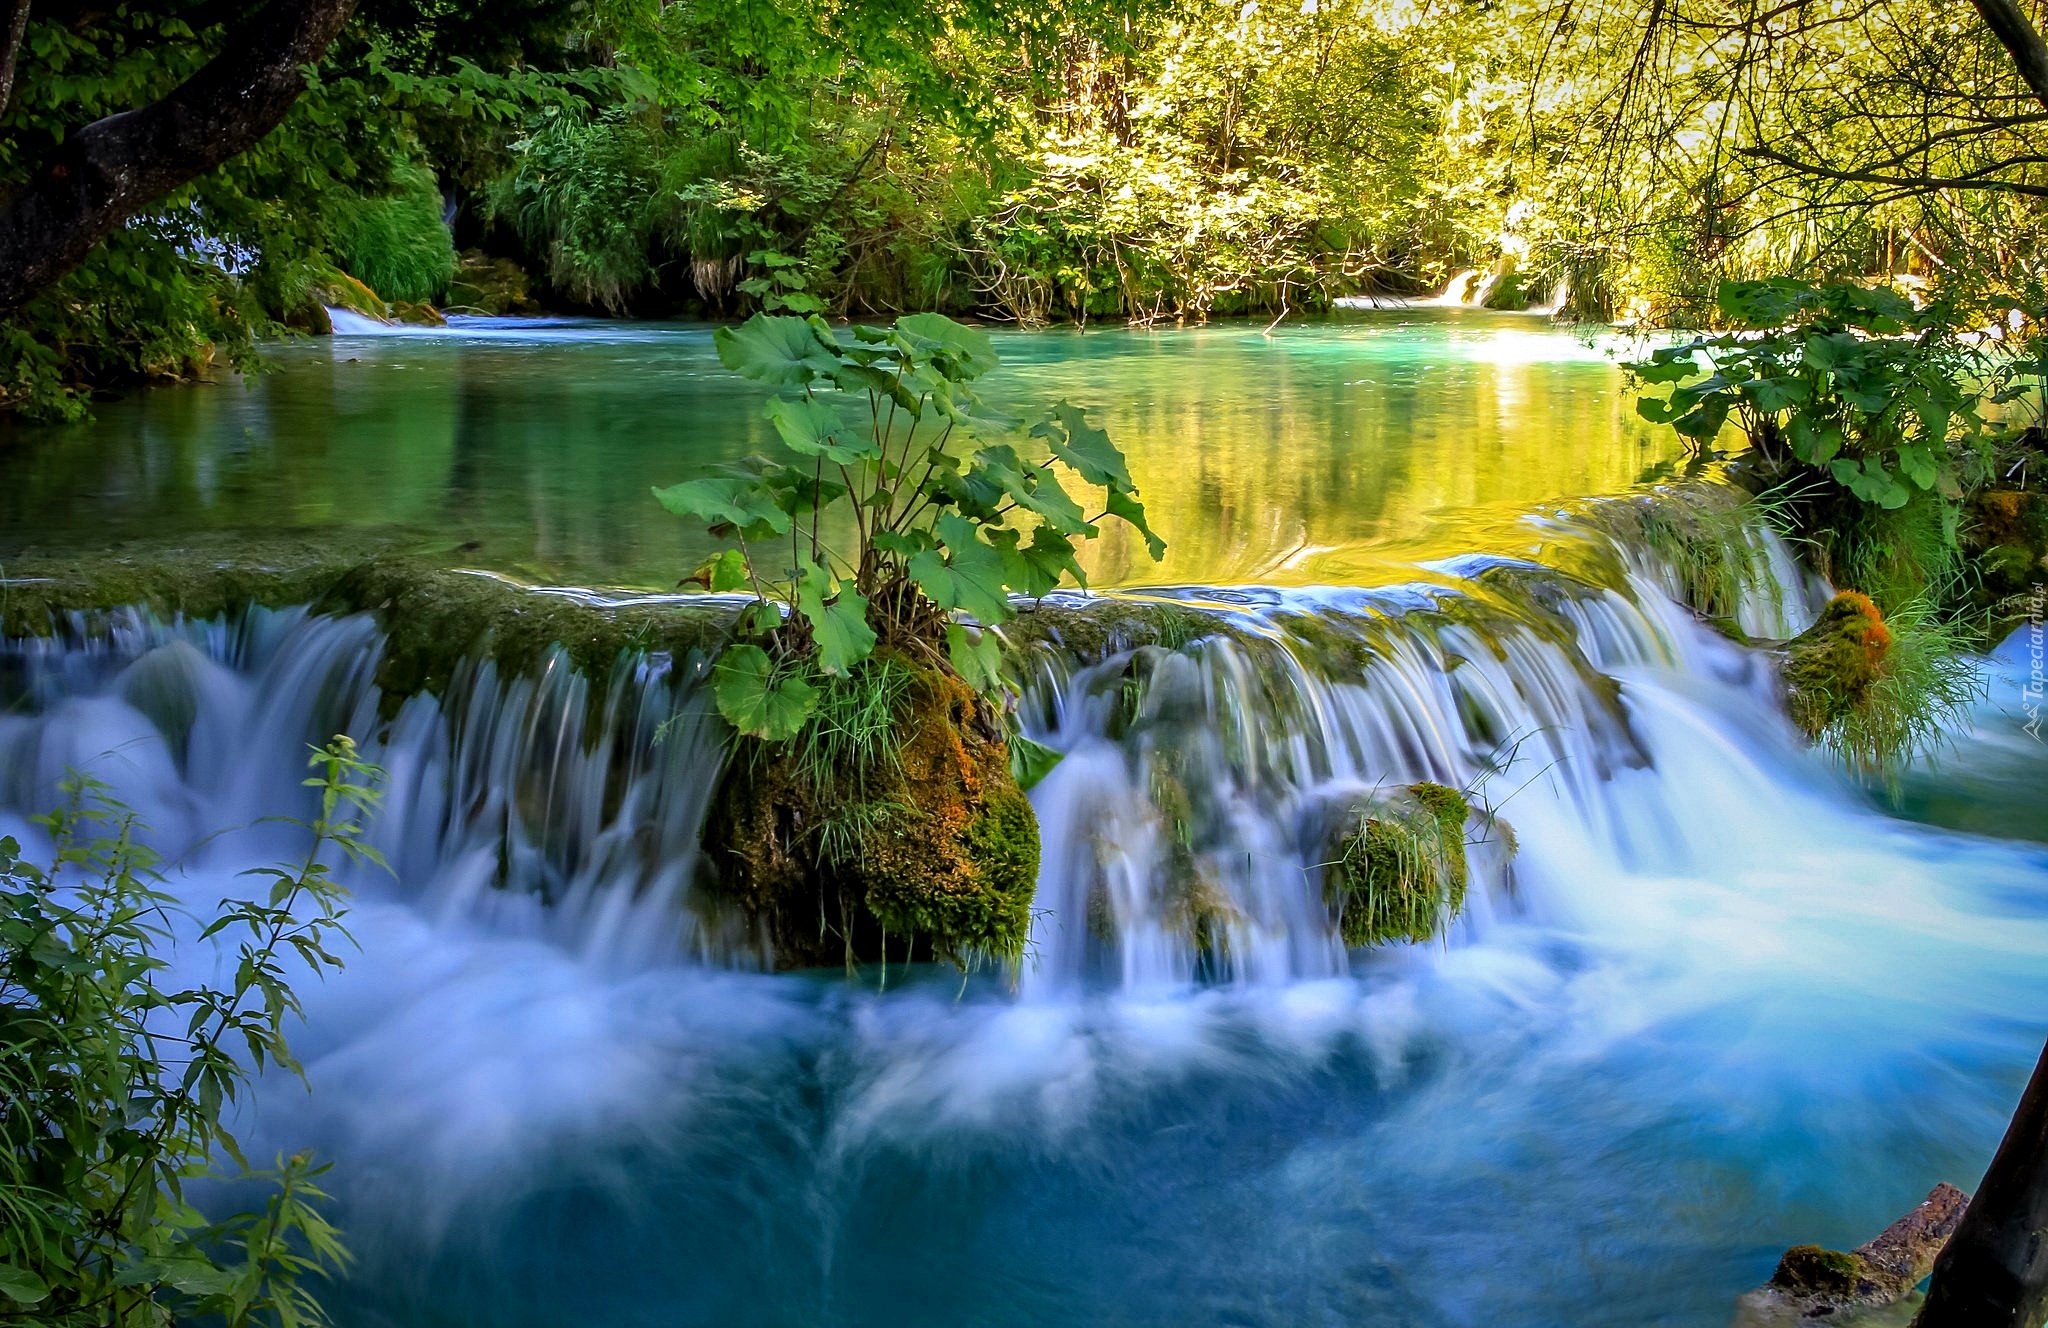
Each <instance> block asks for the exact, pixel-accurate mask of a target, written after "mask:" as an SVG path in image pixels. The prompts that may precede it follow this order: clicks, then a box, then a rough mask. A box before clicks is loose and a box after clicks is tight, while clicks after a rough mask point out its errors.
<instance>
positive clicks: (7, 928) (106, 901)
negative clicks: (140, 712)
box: [0, 738, 376, 1328]
mask: <svg viewBox="0 0 2048 1328" xmlns="http://www.w3.org/2000/svg"><path fill="white" fill-rule="evenodd" d="M313 764H314V766H315V768H316V770H317V771H318V773H317V775H316V777H315V778H312V779H309V780H307V781H306V782H307V783H308V784H309V785H311V786H314V787H317V788H318V789H319V790H320V813H319V815H318V817H317V818H316V819H314V820H313V821H312V822H311V823H310V824H309V825H308V826H307V829H308V830H309V831H310V832H311V838H310V840H309V842H308V844H307V847H306V851H305V854H304V856H303V857H301V858H300V859H299V860H298V861H297V862H295V863H293V864H290V865H288V866H284V867H276V868H269V869H265V870H263V871H259V872H256V873H254V875H255V876H257V877H258V878H260V879H264V880H267V881H268V882H269V889H268V890H267V891H265V892H262V893H260V894H258V895H257V897H256V898H254V899H251V900H248V901H234V900H227V901H223V903H222V904H221V907H220V911H219V912H218V913H217V914H216V915H214V916H213V917H212V918H211V919H210V920H209V921H208V922H207V924H206V926H205V929H204V931H203V933H202V935H204V936H206V937H213V936H221V937H226V938H233V937H240V940H239V943H238V944H237V946H236V950H237V959H238V962H237V963H236V966H235V969H234V976H233V978H232V980H231V981H229V982H227V983H225V984H223V985H218V986H215V985H207V984H202V985H198V986H192V987H182V988H181V987H178V986H177V985H175V984H169V983H166V982H165V980H164V979H165V978H166V976H167V975H168V968H167V965H166V963H165V960H164V958H163V957H162V951H163V948H164V944H165V941H166V939H167V935H168V930H169V919H170V916H171V914H172V913H173V911H174V910H176V909H177V907H178V905H177V903H176V901H175V900H173V899H172V898H171V897H170V896H169V895H167V894H165V893H164V892H163V891H162V890H161V889H159V888H158V885H157V875H156V870H155V868H156V861H157V860H156V858H155V856H154V855H153V854H152V853H151V852H150V850H149V849H148V848H147V847H146V846H145V845H144V844H143V843H142V842H141V841H140V839H139V837H138V831H139V829H140V827H139V826H138V825H137V823H136V820H135V817H134V816H133V815H132V814H131V813H128V812H126V811H124V810H122V809H121V808H119V807H118V806H116V805H115V804H114V803H113V802H112V801H111V800H110V798H109V797H108V796H107V791H106V789H105V788H103V787H102V786H100V785H98V784H96V783H94V782H92V781H91V780H89V779H86V778H83V777H74V778H72V779H71V780H69V781H67V783H66V785H65V788H66V790H67V793H68V798H69V800H68V802H67V803H66V805H64V806H63V807H61V808H60V809H59V810H58V811H56V812H54V813H52V814H51V815H50V816H48V817H46V818H44V824H45V825H46V826H47V827H48V829H49V831H50V835H51V839H52V841H53V843H54V845H55V848H56V859H55V861H54V862H52V863H51V864H49V865H48V866H47V867H45V866H37V865H31V864H29V863H27V862H25V861H23V860H22V859H21V857H20V847H19V845H18V844H17V843H16V841H14V840H12V839H0V1323H24V1324H36V1325H41V1326H43V1328H131V1326H132V1328H145V1326H147V1328H157V1326H158V1325H163V1324H169V1323H174V1322H187V1321H199V1320H205V1321H208V1322H218V1323H223V1324H226V1325H229V1328H241V1326H242V1325H251V1324H276V1325H279V1328H295V1326H296V1325H300V1324H316V1323H323V1322H325V1316H324V1315H323V1314H322V1312H321V1309H320V1305H319V1302H318V1301H317V1300H316V1299H315V1297H314V1295H313V1293H312V1290H311V1288H310V1287H309V1286H308V1285H307V1279H308V1278H309V1277H310V1276H313V1275H319V1274H324V1273H328V1272H332V1271H334V1270H337V1269H339V1268H340V1267H342V1266H343V1265H344V1264H345V1263H346V1261H347V1254H346V1252H345V1251H344V1249H343V1248H342V1245H341V1242H340V1239H339V1236H338V1234H337V1233H336V1232H335V1231H334V1229H333V1228H332V1227H330V1226H329V1225H328V1224H327V1222H326V1220H325V1219H324V1218H323V1217H322V1216H321V1214H320V1210H319V1204H320V1202H321V1200H323V1199H324V1198H325V1197H326V1196H324V1195H323V1194H322V1193H321V1191H320V1190H319V1188H318V1186H317V1184H316V1182H317V1180H318V1178H319V1176H320V1175H321V1173H322V1172H323V1171H325V1170H326V1168H325V1167H324V1166H316V1165H315V1164H314V1163H313V1162H312V1160H311V1158H310V1157H309V1156H308V1155H307V1154H305V1153H299V1154H295V1155H293V1156H290V1157H280V1158H278V1159H277V1160H276V1162H275V1164H274V1166H272V1167H270V1168H256V1167H252V1166H250V1164H249V1162H248V1160H247V1159H246V1158H245V1157H244V1156H243V1154H242V1149H241V1147H240V1145H239V1144H238V1143H237V1141H236V1139H235V1136H234V1135H233V1134H232V1133H231V1132H230V1131H229V1128H228V1125H227V1115H228V1112H229V1111H230V1109H231V1107H232V1105H233V1104H234V1102H235V1101H236V1100H237V1098H238V1097H239V1096H240V1094H241V1092H242V1090H243V1089H245V1088H246V1087H247V1086H248V1084H249V1081H250V1078H251V1076H252V1075H253V1074H255V1073H258V1072H260V1071H261V1070H263V1069H264V1068H265V1067H266V1066H269V1065H276V1066H280V1067H282V1068H284V1069H286V1070H288V1071H290V1072H292V1073H295V1074H297V1073H301V1071H300V1067H299V1064H298V1062H297V1061H296V1060H294V1059H293V1057H292V1053H291V1049H290V1047H289V1046H288V1045H287V1043H286V1041H285V1036H284V1027H285V1023H286V1021H287V1020H288V1019H291V1018H296V1017H297V1016H298V1015H299V1014H300V1009H299V1002H298V999H297V997H296V996H295V995H294V994H293V992H292V990H291V987H290V985H289V984H288V982H287V980H286V973H285V967H284V965H285V963H286V961H287V958H288V957H290V956H296V957H297V959H298V960H299V961H302V962H304V963H305V964H307V965H308V966H309V967H311V968H313V969H315V970H316V971H317V970H320V969H332V968H336V967H339V963H340V961H339V960H338V959H337V958H336V957H335V955H334V954H333V952H332V951H331V949H330V948H329V946H330V943H331V941H332V939H333V938H334V937H336V936H342V935H345V933H344V932H343V931H342V929H341V919H342V908H341V905H342V902H343V899H344V892H343V890H342V888H341V887H340V885H339V884H338V883H337V882H336V881H335V880H334V879H333V877H332V876H331V874H330V872H329V868H328V865H327V863H326V862H325V861H323V857H325V856H331V853H330V850H338V851H339V852H341V853H343V854H344V855H347V856H349V857H351V858H356V859H372V860H373V858H374V855H373V854H372V851H371V850H370V849H369V848H368V847H367V846H366V845H365V844H364V843H363V842H362V840H361V839H360V837H359V836H360V826H359V823H358V821H357V819H356V818H357V816H358V814H359V813H360V812H361V811H363V810H364V809H366V808H367V807H369V806H371V805H372V803H373V801H374V793H373V792H372V789H371V788H370V782H371V781H372V780H373V779H374V778H375V775H376V772H375V771H374V769H373V768H372V767H370V766H368V765H366V764H364V763H363V762H362V761H360V760H358V759H357V757H356V755H355V750H354V747H353V745H352V744H350V743H349V742H348V740H347V739H345V738H337V739H335V741H334V742H333V743H332V744H330V745H329V746H328V747H327V748H325V749H324V750H321V751H318V752H316V753H315V755H314V758H313ZM238 1057H246V1058H247V1059H246V1060H241V1059H237V1058H238ZM202 1178H215V1179H223V1180H232V1181H237V1182H241V1183H243V1184H244V1185H247V1184H257V1185H263V1186H267V1187H269V1189H270V1191H271V1193H270V1195H269V1197H268V1199H267V1201H266V1202H265V1203H264V1205H263V1206H262V1208H261V1209H260V1210H257V1211H252V1212H244V1213H239V1214H235V1215H232V1216H226V1217H215V1216H209V1215H206V1214H203V1213H201V1212H200V1211H198V1209H197V1208H196V1207H195V1206H194V1205H193V1203H192V1202H191V1200H190V1199H189V1198H188V1197H187V1194H186V1187H187V1185H188V1184H189V1183H191V1182H193V1181H197V1180H200V1179H202Z"/></svg>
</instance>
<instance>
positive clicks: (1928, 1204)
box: [1735, 1184, 1970, 1328]
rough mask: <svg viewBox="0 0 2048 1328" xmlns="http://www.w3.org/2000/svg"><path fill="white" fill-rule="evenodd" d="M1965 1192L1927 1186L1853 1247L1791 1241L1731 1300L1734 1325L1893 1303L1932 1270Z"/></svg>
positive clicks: (1845, 1313) (1757, 1326) (1824, 1316)
mask: <svg viewBox="0 0 2048 1328" xmlns="http://www.w3.org/2000/svg"><path fill="white" fill-rule="evenodd" d="M1969 1204H1970V1196H1968V1195H1967V1194H1964V1193H1963V1192H1962V1191H1961V1190H1959V1189H1957V1188H1956V1187H1955V1186H1953V1185H1948V1184H1942V1185H1937V1186H1935V1187H1934V1188H1933V1189H1932V1190H1930V1191H1929V1192H1928V1195H1927V1197H1926V1198H1925V1199H1922V1200H1921V1201H1920V1202H1919V1204H1918V1205H1916V1206H1915V1207H1914V1209H1913V1210H1912V1211H1911V1212H1909V1213H1907V1214H1906V1215H1905V1216H1904V1217H1901V1218H1900V1219H1899V1220H1898V1221H1896V1222H1894V1223H1892V1224H1891V1225H1890V1226H1888V1227H1886V1228H1885V1229H1884V1230H1883V1231H1882V1232H1880V1233H1878V1235H1877V1236H1876V1238H1875V1239H1873V1240H1871V1241H1869V1242H1868V1243H1866V1244H1863V1245H1859V1246H1857V1247H1856V1248H1855V1249H1853V1250H1846V1251H1845V1250H1830V1249H1825V1248H1823V1247H1821V1246H1819V1245H1795V1246H1793V1247H1792V1248H1791V1249H1789V1250H1786V1251H1785V1254H1784V1257H1783V1258H1781V1259H1779V1260H1778V1268H1777V1271H1776V1272H1774V1273H1773V1274H1771V1280H1770V1281H1769V1282H1768V1283H1766V1284H1765V1285H1763V1286H1760V1287H1758V1288H1757V1289H1756V1290H1754V1291H1752V1292H1750V1293H1749V1294H1747V1295H1745V1296H1744V1297H1742V1299H1741V1300H1740V1301H1738V1302H1736V1320H1735V1321H1736V1324H1737V1325H1738V1328H1764V1326H1765V1325H1770V1324H1781V1323H1815V1322H1822V1323H1853V1322H1855V1321H1856V1319H1857V1317H1859V1315H1860V1313H1861V1312H1864V1311H1869V1310H1875V1309H1878V1308H1880V1307H1882V1306H1886V1305H1890V1304H1892V1303H1893V1302H1894V1301H1897V1300H1898V1299H1900V1298H1901V1297H1902V1296H1904V1295H1905V1294H1906V1293H1907V1292H1909V1291H1911V1290H1912V1289H1913V1288H1914V1287H1916V1286H1918V1285H1919V1284H1920V1281H1921V1279H1923V1278H1925V1277H1926V1276H1927V1274H1928V1273H1930V1272H1932V1271H1933V1269H1934V1260H1935V1256H1937V1255H1939V1254H1940V1253H1941V1248H1942V1246H1944V1245H1946V1244H1947V1243H1948V1238H1949V1237H1950V1236H1952V1235H1954V1234H1955V1231H1956V1228H1957V1227H1958V1226H1960V1225H1961V1224H1962V1220H1963V1212H1964V1210H1965V1209H1967V1208H1968V1207H1969Z"/></svg>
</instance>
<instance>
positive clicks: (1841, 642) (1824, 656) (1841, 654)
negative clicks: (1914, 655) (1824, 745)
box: [1784, 590, 1892, 738]
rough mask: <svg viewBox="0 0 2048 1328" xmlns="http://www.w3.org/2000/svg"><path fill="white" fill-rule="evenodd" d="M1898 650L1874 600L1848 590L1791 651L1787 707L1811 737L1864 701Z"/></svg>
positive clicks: (1787, 658) (1786, 669) (1830, 603)
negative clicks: (1889, 655)
mask: <svg viewBox="0 0 2048 1328" xmlns="http://www.w3.org/2000/svg"><path fill="white" fill-rule="evenodd" d="M1891 645H1892V634H1891V629H1890V628H1888V627H1886V626H1885V624H1884V616H1883V615H1882V614H1880V613H1879V612H1878V610H1877V605H1875V604H1873V603H1872V602H1871V600H1870V597H1869V596H1868V595H1865V594H1863V593H1862V592H1861V591H1856V590H1844V591H1842V592H1841V593H1840V594H1838V595H1836V596H1835V597H1834V598H1833V599H1831V600H1829V601H1828V605H1827V607H1826V608H1824V609H1822V610H1821V613H1820V617H1819V618H1818V619H1817V620H1816V621H1815V622H1814V624H1813V626H1811V627H1809V628H1807V629H1806V630H1805V631H1804V632H1802V633H1800V634H1799V635H1798V636H1796V637H1794V638H1793V639H1792V640H1791V641H1790V642H1788V643H1787V644H1786V647H1785V666H1784V678H1785V690H1786V703H1787V707H1788V708H1789V710H1790V711H1791V715H1792V722H1793V723H1795V724H1797V725H1798V726H1799V729H1800V731H1801V732H1802V733H1804V734H1806V736H1807V737H1808V738H1816V737H1819V736H1820V733H1821V731H1822V730H1823V729H1825V728H1826V727H1827V726H1828V725H1829V724H1831V723H1833V722H1834V721H1835V720H1836V719H1838V718H1840V717H1841V716H1842V715H1843V714H1844V713H1846V712H1847V711H1848V710H1850V709H1851V708H1852V707H1854V706H1855V705H1856V703H1857V702H1859V701H1861V700H1862V699H1863V695H1864V693H1865V692H1867V691H1869V690H1870V685H1871V684H1872V683H1874V682H1876V681H1877V678H1878V674H1879V672H1880V671H1881V669H1882V667H1883V665H1884V658H1885V655H1886V653H1887V652H1888V651H1890V649H1891Z"/></svg>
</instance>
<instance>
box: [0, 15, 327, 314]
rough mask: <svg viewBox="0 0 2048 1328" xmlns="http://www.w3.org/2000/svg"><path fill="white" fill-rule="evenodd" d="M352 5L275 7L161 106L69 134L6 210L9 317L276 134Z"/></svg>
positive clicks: (2, 224) (0, 216)
mask: <svg viewBox="0 0 2048 1328" xmlns="http://www.w3.org/2000/svg"><path fill="white" fill-rule="evenodd" d="M354 8H355V0H273V2H272V3H270V4H268V5H265V6H264V7H263V8H262V9H261V10H260V11H258V12H257V13H256V15H255V16H254V17H252V18H251V19H249V20H248V21H247V22H246V23H244V24H242V25H240V26H238V27H236V28H234V29H233V30H231V31H230V32H229V34H228V37H227V44H226V45H225V47H223V49H222V50H221V52H220V54H219V55H217V56H215V57H214V58H213V59H212V60H211V61H210V62H209V63H208V64H207V65H206V66H205V67H204V68H202V69H200V71H199V72H198V73H196V74H194V75H193V76H192V77H191V78H189V79H187V80H186V81H185V82H184V83H182V84H180V85H179V86H178V87H177V88H176V89H175V90H173V91H172V92H171V93H170V94H169V95H167V96H166V97H164V98H163V100H161V101H158V102H155V103H153V104H151V105H149V106H144V107H141V108H139V109H136V110H132V111H123V112H121V113H120V114H119V115H110V116H108V117H106V118H105V119H103V120H95V121H93V122H92V123H91V124H89V125H86V126H85V127H84V128H82V129H80V130H78V131H77V132H76V133H74V134H72V135H70V136H69V137H68V138H67V139H66V140H65V142H64V144H63V146H62V147H60V148H59V149H57V151H55V152H54V153H52V154H51V157H50V159H49V160H48V161H47V162H45V163H43V165H42V166H41V167H40V168H39V169H38V170H37V171H36V173H35V174H34V175H33V176H32V177H31V178H30V179H29V181H28V182H27V183H26V184H24V185H22V186H21V187H20V188H19V189H17V190H16V191H15V192H14V193H13V194H12V195H11V196H10V197H8V198H7V199H6V200H5V201H4V203H0V313H5V312H7V311H10V310H13V309H17V308H20V307H21V306H22V305H23V304H25V303H26V302H27V301H28V300H30V299H31V298H33V297H34V296H35V295H36V294H37V293H38V292H40V291H42V290H45V289H47V288H48V287H49V286H50V285H52V284H53V283H54V282H56V281H57V280H58V279H59V278H61V277H62V276H63V275H64V274H65V273H67V272H69V271H71V270H72V269H73V268H75V267H77V266H78V265H79V264H80V263H81V262H83V261H84V260H85V257H86V255H87V254H89V253H91V252H92V249H93V246H95V245H97V244H98V243H99V242H100V241H102V240H104V239H105V238H106V237H107V236H108V235H109V234H111V233H112V232H113V230H114V228H115V227H117V226H119V225H120V224H121V223H122V222H124V221H126V220H127V219H128V218H130V217H132V216H134V215H135V214H136V213H137V212H139V211H140V210H142V209H143V208H145V207H147V206H149V205H150V204H151V203H154V202H155V201H157V200H158V199H160V198H162V197H164V195H166V194H168V193H170V192H171V191H172V190H174V189H176V188H178V187H179V186H180V185H182V184H185V183H186V182H187V181H189V180H191V179H193V178H194V177H195V176H198V175H201V174H203V173H205V172H206V171H209V170H212V169H213V168H214V167H215V166H218V165H220V164H221V163H222V162H224V161H227V160H228V159H229V158H231V157H234V156H236V155H238V154H240V153H242V152H244V151H246V150H248V149H249V148H250V147H253V146H254V145H255V144H256V143H257V142H258V141H259V140H260V139H262V137H263V136H264V135H265V134H268V133H269V132H270V131H271V130H273V129H275V128H276V127H277V126H278V124H279V123H280V122H281V121H282V120H283V119H284V117H285V114H286V112H288V111H290V110H291V108H292V103H293V102H295V101H297V100H298V98H299V94H300V93H302V92H304V91H305V90H306V76H305V72H304V68H305V66H307V65H310V64H312V63H314V62H315V61H317V60H318V59H319V58H320V57H321V55H322V54H323V53H324V52H325V51H326V50H327V47H328V45H329V43H331V42H332V41H333V40H334V38H335V35H336V34H337V33H339V32H340V31H341V26H342V24H343V23H345V22H347V21H348V16H349V12H350V11H351V10H352V9H354Z"/></svg>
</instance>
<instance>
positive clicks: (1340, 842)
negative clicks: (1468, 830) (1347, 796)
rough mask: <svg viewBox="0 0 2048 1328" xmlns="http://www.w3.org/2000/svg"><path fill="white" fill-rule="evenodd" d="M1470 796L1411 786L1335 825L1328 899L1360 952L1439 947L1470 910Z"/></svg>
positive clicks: (1350, 812)
mask: <svg viewBox="0 0 2048 1328" xmlns="http://www.w3.org/2000/svg"><path fill="white" fill-rule="evenodd" d="M1470 814H1471V806H1470V804H1469V803H1467V802H1466V800H1465V795H1464V794H1462V793H1460V792H1458V791H1457V790H1456V789H1452V788H1446V787H1445V786H1443V785H1442V784H1429V783H1423V784H1411V785H1409V786H1408V787H1407V788H1406V789H1405V790H1402V791H1400V792H1398V793H1394V794H1391V795H1388V794H1380V795H1376V796H1374V797H1372V798H1369V799H1367V800H1365V801H1363V802H1361V803H1359V804H1357V805H1355V806H1352V807H1349V808H1347V809H1345V810H1344V812H1343V813H1342V814H1341V815H1340V816H1339V817H1338V818H1337V820H1336V823H1335V826H1334V829H1333V833H1332V834H1331V836H1330V840H1329V844H1330V847H1329V852H1328V857H1327V861H1326V862H1325V864H1324V868H1323V898H1324V900H1325V901H1326V902H1327V903H1329V905H1330V906H1331V908H1332V909H1333V910H1335V915H1336V917H1335V921H1336V926H1337V931H1338V934H1339V935H1341V936H1342V937H1343V938H1344V944H1345V945H1347V946H1349V947H1352V948H1354V949H1355V948H1357V947H1359V946H1367V945H1385V944H1387V943H1389V942H1393V941H1405V942H1409V943H1419V942H1422V941H1429V940H1434V939H1435V938H1436V937H1437V936H1438V935H1440V934H1441V933H1442V932H1443V930H1444V929H1445V928H1446V927H1448V926H1449V925H1450V924H1451V922H1452V921H1453V920H1455V919H1456V918H1457V916H1458V914H1459V912H1460V911H1461V910H1462V909H1463V908H1464V906H1465V887H1466V883H1467V878H1468V869H1467V866H1466V861H1465V820H1466V818H1467V817H1468V816H1469V815H1470Z"/></svg>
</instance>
